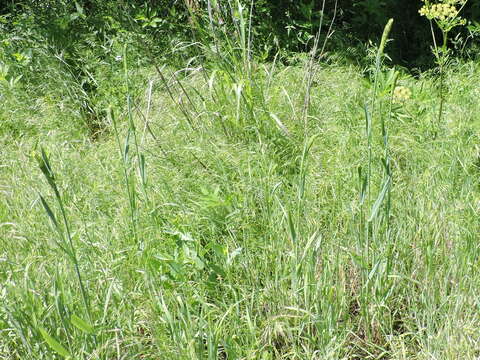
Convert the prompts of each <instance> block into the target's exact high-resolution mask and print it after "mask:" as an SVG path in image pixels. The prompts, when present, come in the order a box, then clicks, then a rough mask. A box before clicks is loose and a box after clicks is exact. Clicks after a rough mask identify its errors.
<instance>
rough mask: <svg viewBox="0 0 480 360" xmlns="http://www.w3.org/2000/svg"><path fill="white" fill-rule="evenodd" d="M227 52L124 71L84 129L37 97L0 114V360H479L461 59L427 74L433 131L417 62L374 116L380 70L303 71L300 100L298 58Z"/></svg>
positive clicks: (472, 155) (474, 185)
mask: <svg viewBox="0 0 480 360" xmlns="http://www.w3.org/2000/svg"><path fill="white" fill-rule="evenodd" d="M242 34H244V35H243V36H244V37H243V39H245V36H246V35H245V33H242ZM230 50H231V49H230ZM240 50H241V51H240V53H241V54H243V55H242V57H240V59H241V62H240V63H239V64H234V63H232V62H229V63H228V64H226V63H218V62H217V63H215V61H212V60H210V61H211V63H210V64H209V66H205V67H200V68H196V69H193V70H189V71H183V72H182V73H175V74H173V73H172V71H171V70H169V69H161V71H162V73H161V75H162V77H163V78H161V77H159V74H158V73H157V72H153V71H152V72H149V73H148V76H147V75H145V74H144V75H145V77H148V78H150V79H151V81H152V82H151V85H149V84H147V83H145V84H144V85H145V86H144V90H145V96H143V97H138V98H136V101H133V100H134V99H133V98H130V99H129V104H128V107H127V111H122V108H120V107H115V108H114V109H113V116H114V117H113V118H112V117H111V118H110V119H111V124H110V129H111V130H110V132H106V133H104V134H103V135H102V136H100V137H98V138H97V139H92V138H91V136H90V134H89V132H88V131H87V130H84V131H82V128H81V127H80V126H78V125H76V124H75V123H74V121H70V122H69V121H68V116H65V115H64V116H65V120H64V121H63V122H62V123H61V124H58V122H57V121H56V120H55V115H57V114H58V110H56V109H55V108H52V107H51V106H50V105H49V104H48V103H41V104H39V105H38V106H39V107H38V109H37V112H36V115H35V117H34V119H35V121H32V118H31V117H29V111H25V113H23V112H18V111H17V110H15V109H16V108H13V107H12V108H11V110H10V113H8V111H9V110H5V109H2V113H4V114H8V116H9V118H8V119H9V127H8V129H7V130H5V129H4V128H3V129H1V130H0V141H1V145H2V151H1V152H0V166H1V168H0V196H1V199H2V201H1V202H0V359H52V358H55V357H56V358H62V357H68V356H71V357H72V358H75V359H135V358H138V359H142V358H144V359H432V358H433V359H458V358H459V357H461V358H462V359H475V358H478V355H479V351H480V344H479V343H478V339H479V338H480V333H479V330H478V329H480V316H479V315H478V314H479V312H478V311H477V310H478V306H479V303H478V296H477V293H478V288H479V286H480V276H479V275H478V274H479V271H478V270H479V269H478V256H479V255H480V249H479V242H478V215H479V211H480V190H479V181H478V179H479V174H480V169H479V165H480V164H479V156H480V154H479V152H478V151H479V149H478V143H479V131H480V123H479V121H478V114H479V113H480V109H479V105H478V101H477V98H478V92H479V88H478V85H477V84H478V83H479V82H478V81H475V79H476V80H478V79H479V78H480V68H479V66H478V65H477V64H474V63H469V64H464V65H457V66H456V67H455V68H452V69H451V70H450V71H447V73H446V75H445V83H446V89H448V91H447V92H446V94H445V96H446V97H447V99H448V101H447V103H448V104H449V106H448V107H447V108H446V109H445V112H444V116H445V125H444V126H443V127H442V129H441V133H440V136H438V137H437V138H436V139H435V140H434V141H433V140H432V136H431V124H430V119H431V116H432V114H434V111H435V108H434V106H433V104H434V102H435V99H432V97H431V94H432V89H434V87H435V81H434V79H432V78H431V77H429V76H428V74H425V75H423V76H421V77H420V78H418V79H414V78H412V77H409V76H407V75H400V76H399V78H398V80H397V83H398V84H399V85H402V86H408V87H409V88H410V89H411V90H412V98H411V99H410V100H408V101H406V102H404V103H400V104H399V103H397V104H393V105H392V106H391V107H390V101H389V97H390V96H391V90H392V82H391V81H390V80H391V79H390V80H389V77H388V71H386V70H385V69H383V67H382V66H381V64H378V70H379V71H380V70H381V74H377V75H379V76H378V77H377V79H376V82H375V85H371V84H370V82H369V81H367V80H365V79H364V78H363V77H362V76H361V73H360V72H359V70H358V69H356V68H354V67H340V66H335V65H332V66H320V65H315V66H316V67H317V68H315V71H314V74H315V76H314V78H313V79H310V81H309V82H308V83H309V89H308V91H309V94H308V96H309V102H308V103H309V109H308V111H304V106H305V92H304V90H305V87H304V80H303V79H304V78H305V70H304V69H308V71H310V72H311V71H312V69H311V67H308V66H307V67H303V68H302V67H300V66H298V67H286V66H282V65H279V64H278V63H274V64H265V65H263V64H256V63H255V62H253V61H252V60H247V59H246V56H247V54H248V52H246V49H245V48H243V49H240ZM227 51H228V49H227ZM245 62H248V64H247V65H248V68H246V67H245V66H246V65H245ZM215 65H218V66H215ZM129 71H132V69H129V68H128V64H127V63H125V69H124V73H123V75H122V77H123V79H124V81H128V82H129V85H131V86H133V85H134V86H136V87H137V88H138V87H139V86H140V85H141V84H142V83H141V82H139V81H138V80H137V82H135V79H138V78H132V77H129ZM143 71H144V72H145V71H149V70H143ZM164 75H165V76H164ZM173 75H175V76H173ZM472 79H473V80H472ZM389 81H390V82H389ZM130 82H133V83H134V84H131V83H130ZM180 84H181V86H180ZM393 84H395V82H394V83H393ZM167 86H171V88H169V89H168V91H167ZM16 91H17V93H15V91H13V92H12V94H11V96H10V97H9V96H6V97H5V99H6V101H9V102H10V103H9V104H12V105H13V104H16V105H18V97H17V94H18V95H21V94H22V91H23V90H22V89H18V90H16ZM169 91H174V92H173V93H171V94H169ZM127 92H128V91H127ZM372 93H373V94H374V95H373V96H374V98H372ZM172 94H173V95H172ZM372 99H375V103H374V104H373V109H372V107H370V108H367V109H370V112H369V110H367V114H368V116H367V118H370V121H371V122H369V127H368V131H367V132H366V129H365V122H366V119H365V110H364V104H365V103H366V102H368V101H370V105H371V101H372ZM179 103H180V105H179ZM25 106H26V105H25ZM147 109H148V111H147ZM14 111H17V112H15V113H13V112H14ZM185 112H188V113H185ZM303 114H306V115H305V118H304V115H303ZM14 116H17V117H18V124H19V125H18V126H19V128H18V131H17V132H15V131H11V128H12V127H15V122H14V121H13V119H15V117H14ZM72 119H74V117H73V116H72ZM72 119H71V120H72ZM382 119H383V122H384V124H385V128H386V131H388V152H387V153H386V145H385V133H382ZM113 120H115V122H113ZM146 121H148V124H147V123H146ZM24 124H28V127H29V132H27V133H26V134H27V135H23V136H21V135H22V134H23V133H24V128H23V127H24ZM147 125H148V126H147ZM192 125H193V126H192ZM40 148H44V149H45V150H46V153H47V154H48V159H49V163H50V166H51V168H52V170H53V172H54V174H55V186H58V191H59V194H58V196H55V194H54V192H52V189H53V188H52V186H49V184H48V182H47V181H46V180H45V177H44V176H43V175H42V173H41V171H40V169H38V166H37V164H36V160H35V158H34V156H32V149H36V150H37V151H38V150H40ZM386 154H388V161H389V166H390V171H391V179H390V180H389V183H388V186H389V188H388V189H390V193H389V194H390V195H389V208H388V211H386V210H387V207H386V202H385V200H384V199H386V196H385V195H384V197H383V198H382V197H379V196H378V195H379V194H382V189H384V188H385V165H384V164H382V159H387V155H386ZM142 159H143V160H142ZM359 167H361V168H362V169H363V170H364V171H365V170H366V169H367V167H369V168H370V170H369V172H368V173H369V175H368V176H369V179H368V182H369V185H368V193H369V194H370V196H369V199H368V200H367V199H366V198H365V199H364V202H363V203H362V201H361V197H362V189H365V188H364V185H363V180H362V177H360V179H359V176H358V169H359ZM363 174H365V172H363ZM50 185H51V184H50ZM39 194H41V195H42V196H43V198H44V199H45V203H47V204H48V205H49V208H50V209H51V212H52V215H51V216H55V217H56V218H57V219H61V216H62V211H63V210H64V212H65V218H66V221H65V222H61V221H58V222H57V226H54V225H53V224H52V222H51V221H50V220H49V216H48V215H47V213H46V212H45V210H44V207H42V203H41V199H40V197H39ZM367 196H368V195H367ZM59 197H60V198H61V203H59V202H58V199H59ZM377 198H380V199H381V200H382V201H379V202H377V201H376V200H377ZM62 207H63V209H62ZM372 209H373V210H374V211H372ZM51 216H50V218H51ZM67 224H68V229H67V227H66V226H67ZM67 232H68V234H70V235H69V236H70V237H71V244H70V245H71V249H75V257H74V259H73V260H74V261H72V258H71V257H69V256H68V254H69V253H68V251H67V252H66V251H62V249H61V248H60V247H59V240H58V233H60V234H67ZM60 244H62V243H60ZM67 245H68V246H70V245H69V243H67ZM68 249H70V248H68ZM77 270H78V272H77ZM79 274H80V275H79ZM80 283H82V284H83V285H84V287H85V291H84V295H82V290H81V287H80ZM86 294H88V296H87V295H86ZM86 299H88V300H86Z"/></svg>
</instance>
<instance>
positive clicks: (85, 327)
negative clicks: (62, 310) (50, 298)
mask: <svg viewBox="0 0 480 360" xmlns="http://www.w3.org/2000/svg"><path fill="white" fill-rule="evenodd" d="M70 322H71V323H72V324H73V326H75V327H76V328H77V329H79V330H81V331H83V332H84V333H86V334H93V333H95V329H94V328H93V326H92V325H90V324H89V323H87V322H86V321H85V320H83V319H81V318H79V317H78V316H77V315H75V314H72V316H71V317H70Z"/></svg>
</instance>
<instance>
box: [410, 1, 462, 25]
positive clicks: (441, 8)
mask: <svg viewBox="0 0 480 360" xmlns="http://www.w3.org/2000/svg"><path fill="white" fill-rule="evenodd" d="M454 3H455V1H445V2H444V3H440V4H433V5H430V4H425V5H423V6H422V8H421V9H420V10H419V11H418V12H419V13H420V15H422V16H425V17H427V18H428V19H430V20H432V19H435V20H440V21H444V20H451V19H455V18H456V17H457V15H458V10H457V8H456V7H455V5H454ZM465 23H466V21H465V19H460V24H465Z"/></svg>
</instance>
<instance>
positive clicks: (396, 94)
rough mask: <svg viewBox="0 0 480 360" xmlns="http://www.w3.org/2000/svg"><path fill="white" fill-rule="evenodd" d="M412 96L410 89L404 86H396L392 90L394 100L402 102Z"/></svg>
mask: <svg viewBox="0 0 480 360" xmlns="http://www.w3.org/2000/svg"><path fill="white" fill-rule="evenodd" d="M411 96H412V90H410V89H409V88H408V87H406V86H397V87H395V89H394V90H393V100H394V101H395V102H403V101H405V100H408V99H410V97H411Z"/></svg>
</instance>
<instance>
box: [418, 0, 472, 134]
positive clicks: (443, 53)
mask: <svg viewBox="0 0 480 360" xmlns="http://www.w3.org/2000/svg"><path fill="white" fill-rule="evenodd" d="M467 1H468V0H438V1H435V2H433V1H431V0H422V2H423V6H422V8H421V9H420V10H419V11H418V12H419V13H420V15H421V16H425V17H426V18H427V19H428V20H429V21H430V28H431V30H432V38H433V48H432V51H433V55H434V56H435V58H436V60H437V65H438V68H439V71H440V90H439V93H440V96H439V98H440V105H439V111H438V117H437V123H438V124H437V125H439V124H440V121H441V119H442V114H443V104H444V102H445V98H444V91H443V90H444V89H443V85H444V84H443V83H444V70H445V66H446V65H447V62H448V56H449V51H448V47H447V44H448V33H449V32H450V30H452V29H453V28H454V27H456V26H460V25H465V24H466V23H467V21H466V20H465V19H463V18H462V17H460V16H459V13H460V11H462V9H463V8H464V7H465V5H466V4H467ZM433 23H435V24H436V25H437V26H438V28H439V29H440V30H441V32H442V44H441V46H438V45H437V40H436V37H435V32H434V31H433ZM435 134H436V131H435Z"/></svg>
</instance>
